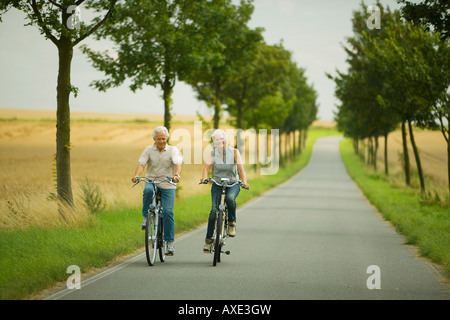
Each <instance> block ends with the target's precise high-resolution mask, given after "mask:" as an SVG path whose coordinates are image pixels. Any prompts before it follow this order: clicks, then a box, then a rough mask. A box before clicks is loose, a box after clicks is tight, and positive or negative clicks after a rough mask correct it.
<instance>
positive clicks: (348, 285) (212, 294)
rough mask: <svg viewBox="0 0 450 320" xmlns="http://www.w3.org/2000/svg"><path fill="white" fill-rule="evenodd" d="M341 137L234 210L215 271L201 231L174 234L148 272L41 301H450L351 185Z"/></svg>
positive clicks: (143, 266)
mask: <svg viewBox="0 0 450 320" xmlns="http://www.w3.org/2000/svg"><path fill="white" fill-rule="evenodd" d="M339 140H340V138H339V137H330V138H322V139H319V140H318V141H317V143H316V145H315V148H314V151H313V155H312V158H311V160H310V163H309V165H308V166H307V167H306V168H305V169H304V170H302V172H300V173H299V174H297V175H296V176H295V177H293V178H292V179H291V180H289V181H288V182H286V183H284V184H283V185H281V186H279V187H277V188H276V189H273V190H270V191H268V192H267V193H266V194H264V195H263V196H261V197H259V198H258V199H256V200H254V201H252V202H250V203H248V204H246V205H245V206H243V207H241V208H239V210H238V213H237V219H238V223H237V236H236V238H233V239H229V240H228V241H227V245H226V247H225V248H226V250H230V251H231V254H230V255H229V256H223V258H222V262H221V263H219V264H218V265H217V266H216V267H213V266H212V255H211V254H205V253H203V251H202V247H203V243H204V237H205V233H206V226H203V227H202V228H200V229H198V230H195V231H193V232H190V233H188V234H185V235H183V236H181V237H178V238H177V239H176V241H175V249H176V251H175V255H174V256H173V257H167V259H166V262H164V263H160V262H157V264H156V265H155V266H154V267H149V266H148V265H147V262H146V258H145V253H141V254H138V255H136V256H133V257H132V258H130V259H129V260H126V261H125V262H122V263H119V264H117V265H115V266H113V267H112V268H109V269H107V270H105V271H103V272H101V273H99V274H96V275H91V276H89V277H83V276H82V278H81V279H82V280H81V289H72V290H69V289H67V288H62V289H61V290H58V291H56V292H54V293H53V294H51V295H49V296H48V297H47V299H72V300H74V299H83V300H87V299H150V300H172V299H176V300H204V299H207V300H241V299H243V300H279V299H280V300H281V299H283V300H299V299H358V300H360V299H433V300H437V299H450V293H449V289H448V287H446V286H445V285H444V284H443V281H442V277H441V276H440V274H439V273H438V271H437V270H436V269H435V268H434V267H433V266H432V265H431V264H429V263H428V262H426V261H425V260H424V259H420V258H418V257H417V256H416V255H415V253H414V250H413V249H412V248H411V247H408V246H406V245H404V243H405V239H404V237H402V236H400V235H398V234H397V233H396V232H395V230H394V228H393V227H392V226H391V225H390V224H389V223H388V222H386V221H384V220H383V219H382V218H381V217H380V216H379V215H378V214H377V213H376V212H375V210H374V208H373V207H372V206H371V205H370V204H369V203H368V202H367V200H366V199H365V198H364V197H363V195H362V193H361V191H360V190H359V189H358V187H357V186H356V185H355V183H354V182H353V181H352V180H351V179H350V177H349V176H348V174H347V172H346V170H345V167H344V165H343V163H342V161H341V157H340V154H339V147H338V145H339ZM241 192H248V191H246V190H242V191H241ZM249 192H251V191H249ZM237 200H238V201H239V197H238V199H237ZM175 214H176V211H175ZM207 215H208V213H207V212H205V222H206V220H207ZM175 219H176V216H175ZM139 227H140V226H136V228H139ZM143 237H144V236H143ZM74 264H76V262H74Z"/></svg>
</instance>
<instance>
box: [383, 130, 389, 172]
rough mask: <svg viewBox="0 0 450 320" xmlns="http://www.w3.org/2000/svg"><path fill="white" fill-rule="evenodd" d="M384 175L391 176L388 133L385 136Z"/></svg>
mask: <svg viewBox="0 0 450 320" xmlns="http://www.w3.org/2000/svg"><path fill="white" fill-rule="evenodd" d="M384 173H385V174H386V176H388V175H389V168H388V133H387V132H386V133H385V134H384Z"/></svg>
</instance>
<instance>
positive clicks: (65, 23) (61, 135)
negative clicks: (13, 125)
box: [0, 0, 117, 218]
mask: <svg viewBox="0 0 450 320" xmlns="http://www.w3.org/2000/svg"><path fill="white" fill-rule="evenodd" d="M116 1H117V0H102V1H93V0H87V1H85V0H78V1H74V0H60V1H57V0H53V1H39V0H21V1H14V0H2V1H1V2H0V12H1V13H2V14H3V13H4V12H6V11H8V10H9V9H11V8H16V9H18V10H21V11H23V12H24V13H25V14H26V15H27V19H28V20H29V23H28V25H33V26H37V27H38V29H39V30H40V32H41V34H42V35H43V36H44V37H45V39H49V40H50V41H51V42H52V43H53V44H54V45H55V46H56V47H57V49H58V59H59V67H58V79H57V89H56V90H57V113H56V118H57V120H56V121H57V122H56V128H57V129H56V174H57V196H58V200H59V201H58V204H59V206H58V207H59V212H60V214H61V216H62V217H63V218H64V208H66V207H69V208H72V207H73V196H72V186H71V174H70V173H71V171H70V150H71V148H72V145H71V142H70V105H69V100H70V93H71V92H72V93H74V94H75V95H76V93H77V89H76V88H75V87H73V86H72V84H71V81H70V74H71V63H72V57H73V48H74V47H75V46H76V45H78V44H79V43H80V42H82V41H83V40H84V39H86V38H87V37H89V36H90V35H92V34H93V33H94V32H96V31H98V30H99V28H100V27H101V26H103V25H104V24H105V22H106V21H107V20H108V19H109V18H110V17H111V14H112V12H113V9H114V6H115V4H116ZM82 4H83V5H84V7H86V8H87V9H93V10H94V11H95V12H101V11H107V12H106V14H104V15H103V17H100V16H98V17H97V18H95V19H94V20H93V23H92V24H90V25H86V24H85V23H84V22H82V21H80V22H79V23H78V22H77V21H75V20H76V13H74V12H75V9H76V8H79V6H80V5H82ZM78 24H79V26H78Z"/></svg>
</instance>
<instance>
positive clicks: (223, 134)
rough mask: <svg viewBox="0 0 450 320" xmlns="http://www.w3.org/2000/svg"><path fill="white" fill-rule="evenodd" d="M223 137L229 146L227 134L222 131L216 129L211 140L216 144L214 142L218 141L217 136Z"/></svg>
mask: <svg viewBox="0 0 450 320" xmlns="http://www.w3.org/2000/svg"><path fill="white" fill-rule="evenodd" d="M219 134H220V135H222V136H223V138H224V140H225V145H226V146H228V138H227V134H226V133H225V131H223V130H222V129H216V130H215V131H214V132H213V134H212V135H211V139H212V141H213V143H214V141H215V140H216V136H217V135H219Z"/></svg>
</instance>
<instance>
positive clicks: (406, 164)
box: [402, 120, 411, 186]
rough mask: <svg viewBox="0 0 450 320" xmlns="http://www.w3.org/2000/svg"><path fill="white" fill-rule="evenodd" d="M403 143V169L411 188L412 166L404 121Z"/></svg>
mask: <svg viewBox="0 0 450 320" xmlns="http://www.w3.org/2000/svg"><path fill="white" fill-rule="evenodd" d="M402 143H403V161H404V164H403V167H404V170H405V182H406V185H407V186H410V185H411V177H410V165H409V154H408V146H407V141H406V128H405V121H404V120H402Z"/></svg>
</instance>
